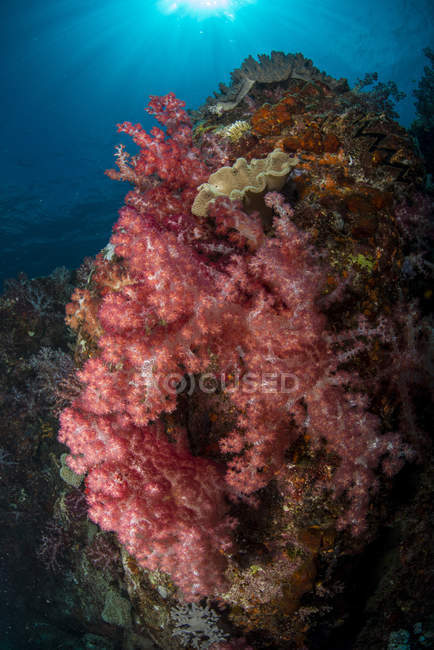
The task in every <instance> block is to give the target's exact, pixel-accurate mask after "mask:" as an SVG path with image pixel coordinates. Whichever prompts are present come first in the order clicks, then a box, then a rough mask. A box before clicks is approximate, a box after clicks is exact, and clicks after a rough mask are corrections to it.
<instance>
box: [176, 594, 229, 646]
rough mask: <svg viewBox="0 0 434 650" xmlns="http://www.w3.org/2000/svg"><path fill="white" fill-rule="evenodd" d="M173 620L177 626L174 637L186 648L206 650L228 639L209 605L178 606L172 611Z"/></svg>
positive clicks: (190, 604)
mask: <svg viewBox="0 0 434 650" xmlns="http://www.w3.org/2000/svg"><path fill="white" fill-rule="evenodd" d="M170 616H171V619H172V622H173V623H174V624H175V628H174V630H173V636H176V637H178V639H179V641H180V643H181V645H182V646H183V647H184V648H187V647H190V648H198V650H206V648H209V647H210V646H211V645H213V644H214V643H220V642H222V641H225V640H226V639H227V638H228V635H227V634H226V633H225V632H223V631H222V630H221V629H220V628H219V627H218V625H217V621H218V615H217V614H216V612H215V611H214V610H212V609H210V608H209V607H208V606H207V605H206V606H205V607H201V606H200V605H198V604H197V603H188V604H185V605H178V606H177V607H174V608H173V609H172V611H171V614H170Z"/></svg>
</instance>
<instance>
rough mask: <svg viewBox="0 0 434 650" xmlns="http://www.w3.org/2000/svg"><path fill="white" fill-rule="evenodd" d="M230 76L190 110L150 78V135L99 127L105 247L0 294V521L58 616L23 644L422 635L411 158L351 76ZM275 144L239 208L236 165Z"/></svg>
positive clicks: (423, 427)
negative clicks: (111, 191)
mask: <svg viewBox="0 0 434 650" xmlns="http://www.w3.org/2000/svg"><path fill="white" fill-rule="evenodd" d="M232 81H233V87H232V88H231V89H221V91H222V92H221V94H220V95H216V97H215V98H214V99H213V100H211V101H210V102H209V103H208V104H207V105H206V106H205V107H203V109H200V110H199V111H197V112H195V113H191V116H192V118H193V120H192V121H191V118H190V116H189V114H188V113H187V112H186V111H185V109H184V105H183V103H182V102H181V101H179V100H178V99H177V98H176V97H175V96H174V95H173V94H171V93H170V94H169V95H166V96H165V97H160V98H159V97H152V98H151V101H150V103H149V107H148V111H149V112H150V114H151V115H153V116H155V117H156V118H157V120H158V121H159V123H160V126H159V127H154V128H153V129H152V130H151V132H150V133H147V132H145V131H144V129H143V128H142V127H141V126H140V125H139V124H136V125H132V124H131V123H128V122H126V123H123V124H121V125H119V130H120V131H121V132H123V133H126V134H128V135H130V136H131V137H132V139H133V140H134V142H135V143H136V145H137V146H138V153H137V154H136V155H134V156H130V155H129V154H128V153H127V151H126V149H125V148H124V147H123V146H119V147H118V148H117V150H116V166H117V168H116V170H109V171H108V172H107V173H108V175H109V176H110V177H111V178H114V179H116V180H121V181H125V182H127V183H130V184H131V185H132V189H131V190H130V191H129V192H128V194H127V195H126V198H125V205H124V206H123V207H122V209H121V210H120V214H119V219H118V221H117V223H116V224H115V226H114V228H113V234H112V236H111V239H110V242H109V243H108V245H107V246H106V247H105V249H104V250H103V251H101V253H100V254H98V255H97V257H96V259H95V260H86V261H85V262H84V264H83V266H82V268H81V269H79V270H78V272H77V273H75V275H74V278H72V277H71V276H70V275H69V274H67V273H63V274H62V273H60V272H58V273H57V274H55V275H53V277H52V278H51V279H50V278H48V279H38V280H32V281H29V280H28V279H27V278H25V277H21V278H19V279H18V280H15V281H10V282H9V283H8V286H7V291H6V294H5V296H4V297H3V298H1V300H0V310H1V313H2V316H4V318H2V333H3V337H2V340H1V345H0V362H1V363H2V368H3V369H4V372H3V373H2V380H1V384H0V386H1V391H2V393H1V398H2V403H3V404H4V405H5V406H6V407H7V409H8V414H9V418H8V419H5V433H4V434H3V443H2V449H1V450H0V467H1V471H2V475H4V476H6V477H7V479H8V482H9V483H10V484H11V485H14V484H16V485H17V487H16V488H13V492H12V494H11V496H10V503H11V504H12V505H10V506H9V507H6V504H5V506H4V515H5V517H7V518H8V521H9V520H11V519H14V518H15V519H16V520H17V522H18V524H19V529H20V530H21V531H23V532H24V535H23V538H24V539H30V538H31V537H32V536H31V535H30V534H29V532H28V531H27V529H26V526H27V527H28V526H33V527H34V528H35V532H34V533H33V537H34V540H35V542H34V548H33V549H32V553H31V554H30V556H29V557H31V559H32V562H33V563H34V564H35V567H36V571H37V573H38V576H42V578H43V579H42V578H41V580H40V582H41V584H42V587H41V595H40V599H41V600H40V602H41V603H42V602H45V600H48V599H49V596H48V595H47V594H49V593H50V591H49V590H50V589H51V590H52V592H53V593H55V594H56V596H55V599H53V600H54V602H55V603H56V605H55V606H53V612H52V613H50V617H51V619H52V620H53V621H55V620H56V621H59V620H60V621H61V623H60V625H61V626H63V628H67V629H68V631H69V636H68V638H66V637H67V635H66V634H65V635H64V636H65V638H61V639H60V640H59V638H57V637H56V634H55V632H53V630H52V629H50V635H51V636H50V635H48V636H45V637H44V636H43V633H42V632H40V631H37V630H36V625H35V629H34V630H33V631H32V633H31V635H30V636H31V639H32V643H33V647H39V645H38V644H40V643H44V642H45V643H46V646H45V647H47V646H48V645H49V644H50V643H51V644H52V645H53V646H54V639H56V643H57V645H59V644H60V643H63V644H64V645H65V646H66V647H74V648H83V649H84V648H86V647H104V648H110V649H112V648H113V650H115V649H116V648H130V647H131V648H132V647H144V648H150V647H154V645H153V642H155V644H156V645H157V646H158V647H160V648H164V649H165V650H181V648H184V647H198V648H210V649H211V650H230V649H234V650H235V648H237V649H241V648H245V649H246V650H252V649H254V650H262V649H265V648H268V649H271V650H296V649H301V648H306V649H311V650H316V649H318V650H325V649H326V648H330V647H333V648H338V647H351V648H354V649H355V650H356V649H357V650H358V649H359V648H360V650H361V649H362V648H367V647H372V648H374V647H378V648H380V647H387V645H388V644H389V645H390V646H391V647H392V645H393V644H396V643H397V642H398V641H399V639H401V638H402V639H405V640H406V641H405V642H406V643H407V642H408V643H410V642H411V643H413V644H416V645H415V647H419V646H418V645H417V644H419V645H420V647H423V645H424V644H423V643H422V641H421V639H423V641H424V643H425V640H426V639H430V638H431V636H430V635H431V627H432V626H431V623H430V615H431V612H432V604H433V597H432V591H430V586H429V585H430V573H429V567H430V566H432V556H431V554H430V545H429V536H430V530H431V526H430V519H429V514H430V510H431V508H430V504H431V500H432V490H433V485H434V480H433V475H432V466H431V465H430V459H431V455H432V446H431V444H430V441H429V438H428V436H427V433H426V432H427V431H429V426H430V422H431V421H432V416H433V412H432V407H431V405H430V398H431V397H432V393H433V389H432V326H431V322H430V320H429V318H428V313H429V311H430V310H431V306H432V289H431V283H432V282H431V279H432V268H433V262H432V256H431V251H432V245H431V242H432V200H431V197H430V196H429V195H428V194H427V193H426V190H425V169H424V165H423V162H422V160H421V159H420V158H419V156H418V153H417V151H416V150H415V147H414V145H413V142H412V139H411V137H410V136H409V134H408V133H407V132H406V131H405V129H403V128H402V127H400V126H399V125H398V124H397V123H396V122H394V121H393V119H391V112H390V111H391V104H390V103H389V102H390V97H391V96H393V94H394V90H395V89H394V88H392V87H390V86H387V87H384V86H381V85H380V86H378V87H377V88H376V89H375V88H374V93H372V94H369V93H365V92H363V88H364V86H365V85H366V84H368V83H370V82H371V81H375V79H374V77H373V76H372V75H369V76H367V78H365V80H363V81H362V82H360V84H359V86H358V87H356V88H355V89H353V90H350V89H349V87H348V85H347V84H346V82H345V80H333V79H332V78H331V77H328V76H327V75H326V74H324V73H320V72H319V71H318V70H317V69H316V68H314V67H313V65H312V63H311V62H309V61H308V60H306V59H304V57H302V56H301V55H299V54H297V55H293V54H290V55H283V54H281V53H273V54H272V55H271V57H264V56H262V57H259V61H256V60H254V59H253V58H251V57H250V58H249V59H247V60H246V61H245V62H244V63H243V64H242V66H241V68H240V70H239V71H238V72H236V73H234V74H233V76H232ZM390 92H391V93H392V95H390ZM395 95H396V93H395ZM396 98H397V97H396ZM218 102H220V103H221V104H222V105H224V106H223V110H209V108H210V106H211V107H212V106H214V107H215V106H217V104H218ZM273 157H277V158H278V160H279V161H281V162H282V161H283V167H282V169H283V172H284V173H283V174H280V172H279V174H280V175H279V176H278V185H277V186H273V185H269V184H268V182H264V183H262V184H260V185H259V186H258V187H257V188H256V189H257V191H255V192H253V193H250V194H249V196H248V200H247V197H246V191H245V190H246V188H247V187H248V186H249V185H250V184H251V182H250V179H249V174H248V173H247V174H244V173H241V172H242V171H243V170H244V171H246V170H247V171H248V170H249V169H252V168H254V167H257V166H264V167H265V166H266V165H267V161H269V160H270V158H271V159H272V158H273ZM240 159H242V160H243V161H244V162H242V163H240V162H239V160H240ZM240 168H241V171H240ZM279 169H280V168H279ZM234 174H235V179H233V178H232V180H231V182H232V181H234V180H235V183H234V184H235V186H236V188H237V190H238V192H239V194H236V195H232V194H231V192H230V191H229V190H228V188H227V187H226V185H224V187H223V191H219V192H217V193H216V192H214V193H212V195H211V196H210V197H208V198H209V200H207V201H206V202H205V207H204V208H203V209H200V210H196V208H195V207H194V206H195V203H196V205H197V201H198V196H199V195H200V193H201V191H203V189H204V187H205V189H206V188H207V184H208V185H209V184H213V185H217V184H218V183H217V182H216V183H214V180H215V179H217V181H218V180H219V179H220V178H221V177H222V176H223V177H224V179H226V180H227V176H228V175H229V176H233V175H234ZM219 189H220V190H222V187H220V186H219ZM73 284H75V285H76V288H75V290H74V291H73V293H72V297H71V299H70V301H69V303H68V305H67V309H66V312H67V318H66V322H67V324H68V326H69V327H70V331H69V333H67V331H66V329H65V327H64V324H63V323H62V321H61V318H60V317H59V314H60V313H61V311H62V302H65V301H66V300H68V299H69V298H68V296H69V295H70V293H71V291H72V285H73ZM71 330H73V333H72V332H71ZM8 337H9V338H8ZM7 340H9V350H8V346H7ZM5 345H6V347H4V346H5ZM72 357H73V360H74V363H75V366H76V370H75V371H74V372H72V373H71V366H72ZM29 396H30V397H31V399H29ZM11 409H12V410H11ZM59 410H61V411H62V413H61V415H60V424H61V428H60V432H59V441H60V442H61V443H63V444H65V443H66V444H67V446H68V447H69V454H68V456H67V461H66V462H67V463H68V465H65V456H64V455H63V456H62V451H65V448H64V447H63V448H62V447H61V445H60V444H59V442H58V441H57V440H56V436H55V429H56V420H55V418H54V417H53V415H54V414H55V413H57V412H58V411H59ZM11 413H13V417H10V414H11ZM32 418H33V422H32ZM9 420H10V422H9ZM6 423H7V426H6ZM21 426H22V428H23V431H24V430H25V431H26V434H25V435H23V434H21V436H20V437H19V436H18V435H17V433H18V429H19V428H20V427H21ZM18 440H19V444H18ZM36 460H38V462H39V465H38V463H37V462H36ZM38 466H39V470H38V469H37V468H38ZM11 479H12V481H11ZM9 483H8V484H9ZM18 486H23V489H24V492H22V491H21V492H20V488H19V487H18ZM38 503H39V504H40V505H39V506H35V504H38ZM42 504H43V505H42ZM23 513H24V515H25V516H22V514H23ZM95 523H96V524H98V526H99V528H100V530H98V528H97V526H96V525H95ZM1 543H2V550H3V549H6V545H7V542H6V541H5V542H1ZM15 548H16V549H19V548H21V547H20V545H19V542H18V541H17V544H16V546H15ZM14 553H15V554H16V556H17V557H16V560H17V561H18V550H14ZM23 555H24V554H23ZM21 561H22V562H23V574H25V573H26V572H27V571H28V563H27V564H26V560H24V561H23V560H21ZM56 585H57V587H56ZM62 594H63V595H62ZM416 594H417V597H416V596H415V595H416ZM419 594H420V596H419ZM416 598H417V600H416ZM38 602H39V601H38ZM38 608H39V609H38ZM36 609H37V610H38V611H40V610H41V605H40V604H39V605H38V606H37V608H36ZM54 610H55V611H56V612H57V618H56V614H55V612H54ZM90 632H92V635H91V634H90ZM90 636H92V638H90ZM150 638H151V639H152V641H151V639H150ZM41 639H42V641H41ZM91 644H93V645H91Z"/></svg>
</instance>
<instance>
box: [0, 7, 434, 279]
mask: <svg viewBox="0 0 434 650" xmlns="http://www.w3.org/2000/svg"><path fill="white" fill-rule="evenodd" d="M228 1H229V0H228ZM162 2H163V3H164V2H165V0H162ZM174 4H175V3H174V2H172V3H171V2H170V1H169V0H167V2H165V7H166V9H167V7H170V5H174ZM178 4H180V3H178ZM433 12H434V9H433V7H432V2H431V1H430V0H369V1H367V0H364V1H361V2H360V4H357V3H355V2H350V1H349V0H318V1H313V0H306V1H304V2H300V1H297V2H296V1H295V0H274V1H272V0H256V1H246V2H234V3H232V6H230V7H229V8H227V9H226V12H224V11H223V12H220V13H219V15H212V14H197V13H195V12H194V11H193V10H191V11H189V10H187V9H186V8H185V7H184V8H182V6H180V7H179V9H178V10H173V11H172V12H171V13H170V12H167V11H166V12H164V11H162V5H160V4H159V3H158V1H157V0H155V1H154V0H24V1H23V2H19V3H17V2H16V0H15V1H12V0H2V3H1V8H0V89H1V105H0V131H1V138H0V173H1V185H0V241H1V244H0V250H1V257H0V260H1V261H0V280H1V279H4V278H5V277H10V276H13V275H16V274H17V273H18V272H20V271H24V272H26V273H27V274H29V275H30V276H36V275H44V274H48V273H50V271H51V270H52V269H53V268H54V267H55V266H59V265H66V266H68V267H75V266H78V265H79V264H80V261H81V260H82V258H83V257H84V256H87V255H94V254H95V253H96V252H98V250H99V249H100V248H102V247H103V246H104V245H105V243H106V242H107V239H108V237H109V235H110V231H111V226H112V224H113V222H114V221H115V220H116V215H117V210H118V209H119V207H120V205H121V202H122V197H123V196H124V194H125V192H126V190H127V187H126V186H125V185H121V184H118V183H115V182H113V181H110V180H109V179H108V178H107V177H105V176H104V173H103V172H104V170H105V169H106V168H108V167H111V166H112V155H113V150H114V145H115V144H116V143H118V142H120V141H121V138H120V136H119V135H118V134H117V133H116V128H115V125H116V123H117V122H119V121H124V120H131V121H133V122H138V121H141V122H142V123H143V124H144V125H147V126H149V125H150V124H151V121H150V119H149V118H147V117H146V116H145V114H144V113H143V107H144V105H145V103H146V101H147V97H148V95H150V94H164V93H167V92H168V91H174V92H175V93H176V95H177V96H179V97H180V98H182V99H184V100H185V101H186V102H187V105H188V106H189V107H196V106H198V105H200V104H201V103H203V102H204V100H205V99H206V97H207V96H208V95H210V94H211V93H212V91H213V90H214V89H217V86H218V83H219V82H220V81H225V82H228V80H229V73H230V71H231V70H232V69H233V68H235V67H238V66H239V65H240V63H241V61H242V60H243V59H244V58H245V57H246V56H247V55H248V54H253V55H254V54H257V53H262V52H265V53H269V52H271V50H282V51H284V52H297V51H300V52H302V53H303V54H304V55H305V56H307V57H309V58H311V59H313V62H314V63H315V65H316V66H317V67H319V68H320V69H322V70H326V71H327V73H328V74H331V75H333V76H336V77H342V76H344V77H347V78H348V80H349V81H350V83H354V82H355V80H356V79H357V78H359V77H363V76H364V74H365V73H366V72H372V71H377V72H378V73H379V78H380V80H381V81H385V82H386V81H389V80H393V81H395V82H396V83H397V84H398V86H399V88H400V89H401V90H403V91H405V92H406V93H407V94H408V97H407V99H406V100H404V101H403V102H401V104H400V105H399V106H398V109H399V112H400V120H401V122H402V123H403V124H404V125H409V124H410V123H411V121H412V119H413V116H414V107H413V98H412V96H411V93H412V90H413V89H414V88H415V86H416V85H417V81H418V80H419V78H420V76H421V74H422V71H423V66H424V65H425V64H426V59H425V57H424V55H423V53H422V49H423V48H424V47H426V46H427V45H431V46H433V44H434V27H433V23H434V21H433Z"/></svg>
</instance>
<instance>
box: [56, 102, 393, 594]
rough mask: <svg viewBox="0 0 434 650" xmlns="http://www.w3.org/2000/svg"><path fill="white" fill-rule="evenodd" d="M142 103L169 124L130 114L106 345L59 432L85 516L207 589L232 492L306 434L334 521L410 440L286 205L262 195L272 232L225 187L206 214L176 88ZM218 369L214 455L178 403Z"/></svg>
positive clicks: (262, 481)
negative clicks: (351, 344)
mask: <svg viewBox="0 0 434 650" xmlns="http://www.w3.org/2000/svg"><path fill="white" fill-rule="evenodd" d="M149 110H150V112H151V113H153V114H154V115H156V117H157V118H158V119H159V120H160V121H161V122H162V123H163V124H164V125H165V127H166V133H164V132H163V131H162V130H160V129H153V130H152V131H151V134H150V135H148V134H147V133H145V131H143V129H142V128H141V127H140V125H136V126H132V125H131V124H129V123H125V124H123V125H121V126H120V130H122V131H125V132H127V133H129V134H130V135H131V136H132V137H133V139H134V140H135V142H136V143H137V144H138V145H139V147H140V153H139V154H138V156H136V157H134V158H132V159H128V158H127V157H126V155H125V154H124V153H123V154H122V158H121V159H119V156H118V166H119V172H113V171H112V172H110V175H111V176H112V177H115V178H121V179H123V180H129V181H131V180H132V181H133V182H134V183H135V185H136V187H135V189H134V190H133V191H132V192H130V193H129V194H128V195H127V197H126V206H125V207H124V208H122V210H121V212H120V218H119V221H118V222H117V224H116V226H115V227H114V232H113V236H112V238H111V248H112V250H114V252H115V254H116V256H115V257H114V258H113V259H112V260H111V261H109V260H104V259H102V258H101V257H100V258H99V260H98V262H97V271H96V273H95V277H94V282H95V285H96V287H97V290H98V292H99V293H98V295H99V297H98V300H99V308H98V310H97V315H96V314H95V305H94V302H92V310H91V316H92V323H94V327H95V328H96V329H95V331H96V338H97V343H98V350H97V353H96V355H95V356H94V358H92V359H89V360H88V361H87V362H86V364H85V365H84V367H83V369H82V370H80V371H79V373H78V377H79V379H80V381H81V382H82V384H83V390H82V392H81V394H80V396H79V397H78V398H77V399H76V400H75V401H74V402H73V403H72V405H71V407H70V408H68V409H66V410H65V411H64V412H63V414H62V416H61V425H62V427H61V431H60V434H59V439H60V440H61V441H62V442H64V443H66V444H68V445H69V447H70V450H71V456H70V457H69V464H70V466H71V467H72V469H74V470H75V471H77V472H81V473H84V472H88V476H87V496H88V501H89V505H90V511H89V512H90V516H91V518H92V519H93V520H94V521H96V522H97V523H99V524H100V525H101V527H102V528H104V529H106V530H114V531H116V532H117V534H118V536H119V539H120V540H121V542H122V543H124V544H125V546H126V547H127V549H128V550H129V552H130V553H132V554H133V555H134V556H135V557H136V558H137V559H138V561H139V562H140V563H141V564H142V565H143V566H144V567H147V568H150V569H156V568H161V569H163V570H165V571H167V572H169V573H170V574H171V575H172V577H173V579H174V580H175V582H176V583H177V584H178V585H179V586H180V587H182V589H183V590H184V592H185V595H186V596H187V597H188V598H190V599H197V598H199V597H201V596H203V595H205V594H210V593H214V592H216V591H217V592H218V591H220V590H221V589H222V588H223V586H224V569H225V566H226V560H225V555H224V553H225V552H227V551H228V550H230V549H231V529H232V527H233V526H234V520H233V519H231V518H230V517H229V516H228V505H227V503H226V500H225V499H226V497H227V496H230V497H231V498H236V497H241V498H242V497H244V496H245V495H249V494H251V493H253V492H255V491H257V490H258V489H259V488H262V487H265V486H266V485H268V483H269V482H270V480H271V479H272V478H273V477H274V476H275V475H276V474H277V473H278V472H279V470H280V469H281V468H282V466H283V464H284V457H285V452H286V450H287V449H288V447H289V445H290V444H291V443H292V442H293V441H295V440H296V438H297V437H298V436H299V435H300V433H301V432H304V431H308V432H309V436H310V439H311V444H312V445H313V446H320V445H321V444H322V442H323V441H326V442H327V444H328V447H329V449H330V450H331V451H333V452H335V453H336V454H338V455H339V457H340V464H339V466H338V467H337V469H336V472H335V475H334V481H333V486H331V485H329V486H328V487H329V488H333V489H334V491H335V494H336V495H341V494H342V493H343V492H344V491H345V490H346V491H347V494H348V497H349V499H350V502H351V506H350V508H349V510H348V515H345V516H344V517H343V518H342V519H341V525H344V524H350V525H352V526H353V528H354V529H355V530H357V531H359V530H361V529H362V528H363V525H364V520H365V515H366V510H367V505H368V503H369V492H370V489H371V487H372V486H374V487H375V476H374V471H375V469H376V467H377V466H378V464H379V462H380V460H381V458H382V456H383V455H385V454H386V453H389V454H390V455H392V456H393V457H394V458H398V457H399V453H400V445H399V440H398V439H397V438H396V437H395V436H393V435H391V434H390V435H388V436H381V435H380V433H379V421H378V419H377V418H376V417H375V416H373V415H371V414H369V413H368V411H367V404H366V401H365V400H364V399H362V398H361V397H360V396H358V395H351V394H350V393H348V392H347V390H346V388H345V387H346V385H347V384H348V381H349V376H348V375H347V374H346V373H344V372H342V371H341V370H340V369H339V367H338V364H339V358H338V357H337V355H336V354H335V352H334V350H333V347H332V343H331V342H330V340H329V338H328V337H327V336H326V318H325V316H324V315H322V314H321V312H320V310H319V308H318V306H317V298H318V291H319V287H320V285H321V278H322V277H323V270H322V269H321V268H320V267H319V266H318V264H317V260H316V259H315V257H314V255H313V253H312V251H311V249H310V246H309V241H308V238H307V236H306V235H305V234H303V233H301V232H300V231H298V229H297V228H296V227H295V226H294V224H293V223H292V222H291V216H292V210H291V208H290V206H288V205H287V204H285V203H284V201H283V198H282V197H281V196H280V195H278V194H275V193H273V194H269V195H268V196H267V197H266V199H265V200H266V204H267V206H268V208H272V209H273V210H274V213H275V216H274V218H273V223H272V224H271V225H272V233H273V236H270V235H269V234H268V235H266V233H265V232H264V227H263V224H262V221H261V215H260V214H255V215H248V214H246V213H245V212H244V211H243V210H242V206H241V205H240V204H232V203H231V202H230V201H228V200H227V199H222V200H219V201H218V202H216V204H215V205H214V206H212V207H211V209H210V218H209V219H208V220H207V221H204V222H198V221H196V220H195V219H194V218H193V217H192V215H191V211H190V210H191V205H192V201H193V199H194V196H195V193H196V190H197V186H198V185H199V184H200V183H201V182H203V181H204V180H205V179H206V177H207V175H208V173H209V169H207V167H206V165H205V163H204V162H203V161H202V160H201V157H200V152H199V150H198V149H197V148H195V147H194V146H193V144H192V134H191V126H190V123H189V120H188V116H187V114H186V113H185V111H184V110H183V104H182V103H181V102H179V101H178V100H176V98H175V97H174V96H173V95H172V94H169V95H167V96H166V97H163V98H153V99H152V101H151V103H150V109H149ZM121 151H122V150H121ZM78 299H79V297H78V298H77V300H78ZM86 304H87V303H86ZM69 309H70V312H72V311H73V309H72V308H69ZM80 314H81V315H80V318H85V315H83V314H82V313H81V312H80ZM70 318H71V316H70ZM210 371H212V372H213V373H214V374H218V375H219V377H220V381H221V382H222V391H223V397H224V399H226V398H227V399H230V401H231V404H232V411H233V416H232V427H231V429H227V430H226V433H225V434H224V435H223V436H221V439H220V441H219V445H220V461H221V464H219V463H218V462H217V460H212V459H211V458H204V457H200V456H198V455H194V454H193V453H192V451H191V449H190V445H189V441H188V436H187V435H186V433H185V430H184V428H183V424H182V417H183V416H182V412H181V413H177V411H176V410H177V408H178V407H179V395H178V390H179V386H182V381H183V378H184V377H185V376H186V375H190V376H193V377H194V376H197V375H201V374H203V373H208V372H210ZM199 397H200V395H199ZM169 413H173V414H174V417H175V420H176V418H178V419H177V420H176V421H177V424H176V425H175V426H173V427H172V426H170V425H169V421H168V419H167V416H168V414H169ZM201 435H203V436H206V432H203V433H202V434H201ZM202 448H205V446H203V447H202ZM217 457H218V455H215V458H217ZM223 459H225V460H226V468H225V466H224V463H223Z"/></svg>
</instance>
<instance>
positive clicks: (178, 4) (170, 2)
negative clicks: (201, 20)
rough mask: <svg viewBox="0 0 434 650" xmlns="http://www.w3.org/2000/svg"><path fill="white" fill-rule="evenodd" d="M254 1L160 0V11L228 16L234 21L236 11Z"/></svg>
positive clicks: (203, 15)
mask: <svg viewBox="0 0 434 650" xmlns="http://www.w3.org/2000/svg"><path fill="white" fill-rule="evenodd" d="M251 2H252V0H159V3H158V6H159V9H160V11H162V12H163V13H166V14H171V13H175V12H176V13H182V14H190V15H196V16H199V17H206V16H219V15H222V16H226V17H228V18H231V19H233V18H234V17H235V10H236V9H237V8H239V7H240V6H241V5H245V4H250V3H251Z"/></svg>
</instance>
